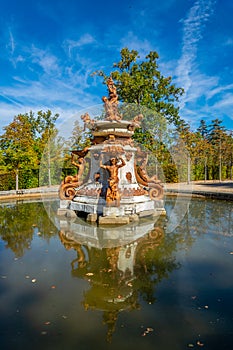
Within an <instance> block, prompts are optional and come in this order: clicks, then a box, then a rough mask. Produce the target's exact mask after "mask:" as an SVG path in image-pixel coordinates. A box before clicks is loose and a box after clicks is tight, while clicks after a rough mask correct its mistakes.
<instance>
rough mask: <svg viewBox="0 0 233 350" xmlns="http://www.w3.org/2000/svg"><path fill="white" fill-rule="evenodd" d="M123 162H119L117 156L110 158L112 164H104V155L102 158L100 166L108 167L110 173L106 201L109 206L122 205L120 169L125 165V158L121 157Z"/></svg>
mask: <svg viewBox="0 0 233 350" xmlns="http://www.w3.org/2000/svg"><path fill="white" fill-rule="evenodd" d="M119 159H120V161H121V163H120V164H118V159H117V158H115V157H114V158H111V159H110V165H104V164H103V163H102V157H101V158H100V167H101V168H103V169H106V170H107V171H108V173H109V178H108V186H109V187H108V189H107V193H106V202H107V204H108V205H109V206H117V207H119V206H120V192H119V189H118V182H119V178H118V170H119V168H121V167H123V166H124V165H125V161H124V159H123V158H121V157H119Z"/></svg>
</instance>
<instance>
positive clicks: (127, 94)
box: [94, 48, 183, 125]
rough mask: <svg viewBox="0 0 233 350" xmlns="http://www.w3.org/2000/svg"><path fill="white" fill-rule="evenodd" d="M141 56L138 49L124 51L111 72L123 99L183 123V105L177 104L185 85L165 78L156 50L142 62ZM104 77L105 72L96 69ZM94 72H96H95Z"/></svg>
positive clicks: (172, 120)
mask: <svg viewBox="0 0 233 350" xmlns="http://www.w3.org/2000/svg"><path fill="white" fill-rule="evenodd" d="M139 58H140V56H139V55H138V52H137V51H135V50H132V51H130V50H129V49H128V48H123V49H122V50H121V60H120V61H119V62H118V63H114V65H113V67H115V68H116V70H114V71H112V72H111V76H112V78H113V79H114V81H115V85H116V88H117V93H118V96H119V100H120V101H122V102H125V103H135V104H137V105H142V106H146V107H147V108H150V109H152V110H153V111H155V112H157V113H158V115H161V116H164V117H165V118H166V119H167V121H168V122H169V123H174V124H175V125H177V124H179V121H180V116H179V107H178V105H177V104H176V103H177V102H178V101H179V97H180V96H181V95H182V94H183V89H182V88H177V87H176V86H175V85H174V84H172V78H171V77H170V76H169V77H164V76H163V75H162V74H161V72H160V71H159V69H158V64H157V59H158V58H159V55H158V53H157V52H156V51H151V52H149V54H148V55H147V56H146V57H145V59H146V60H145V61H138V59H139ZM95 73H97V74H98V75H99V76H103V77H104V82H105V83H106V81H107V78H108V77H107V75H106V74H105V73H104V72H103V71H98V72H95ZM95 73H94V74H95Z"/></svg>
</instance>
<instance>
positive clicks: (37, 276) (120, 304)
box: [0, 199, 233, 350]
mask: <svg viewBox="0 0 233 350" xmlns="http://www.w3.org/2000/svg"><path fill="white" fill-rule="evenodd" d="M185 201H187V200H186V199H184V200H183V203H181V204H180V211H181V210H182V208H183V205H184V204H185ZM174 204H175V200H174V199H167V200H166V209H167V215H168V217H169V215H171V213H172V210H173V207H174ZM187 205H188V208H189V209H188V212H187V213H186V215H185V216H184V217H183V219H182V221H181V222H179V223H178V224H176V227H175V229H174V230H170V229H168V226H169V225H168V220H167V219H166V218H161V219H160V220H157V221H156V222H152V223H151V221H148V220H144V221H143V222H142V223H141V225H144V226H142V227H145V228H149V229H148V230H146V229H145V232H144V234H143V235H141V236H140V237H139V236H138V235H137V237H135V239H134V237H133V236H132V240H131V241H129V242H127V243H126V244H124V245H121V246H109V247H107V248H103V249H100V248H97V247H96V239H95V240H91V241H88V242H85V240H82V237H81V238H80V237H79V236H78V238H77V237H76V236H74V235H73V234H72V233H71V232H69V231H67V230H63V229H59V228H57V227H56V226H55V225H54V224H53V223H52V222H51V221H50V219H49V217H48V213H49V208H51V211H52V209H53V208H54V206H56V203H55V202H54V201H51V202H47V204H46V209H47V210H45V208H44V205H43V203H42V202H27V203H22V202H17V203H15V202H11V203H7V204H3V203H2V204H1V206H0V342H1V348H2V349H4V350H8V349H35V350H36V349H49V350H52V349H79V350H83V349H92V348H96V346H97V344H98V348H99V349H110V350H115V349H122V350H123V349H127V350H131V349H134V350H137V349H142V348H143V349H147V350H150V349H151V350H152V349H159V350H165V349H166V350H168V349H169V350H170V349H174V350H182V349H190V348H193V349H199V348H203V349H209V350H215V349H216V350H217V349H218V350H219V349H221V350H223V349H226V350H229V349H230V348H231V347H232V342H233V304H232V296H233V268H232V267H233V210H232V203H230V202H225V201H217V200H216V201H214V200H199V199H193V200H192V201H191V202H190V203H188V201H187ZM178 212H179V208H178ZM174 220H175V219H174ZM121 230H122V231H124V228H121ZM97 239H100V237H97Z"/></svg>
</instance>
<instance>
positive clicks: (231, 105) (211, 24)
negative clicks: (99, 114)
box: [0, 0, 233, 131]
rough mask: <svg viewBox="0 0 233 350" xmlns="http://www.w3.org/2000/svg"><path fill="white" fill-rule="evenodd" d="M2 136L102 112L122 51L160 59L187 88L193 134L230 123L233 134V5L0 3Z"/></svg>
mask: <svg viewBox="0 0 233 350" xmlns="http://www.w3.org/2000/svg"><path fill="white" fill-rule="evenodd" d="M0 8H1V13H0V31H1V35H0V131H2V127H3V126H4V125H8V124H9V122H10V121H12V120H13V117H14V116H15V115H17V114H19V113H26V112H29V111H30V110H32V111H33V112H37V111H38V110H44V111H46V110H47V109H51V110H52V112H54V113H59V114H60V121H62V122H63V121H64V120H66V118H69V117H70V116H72V115H74V114H75V113H77V112H79V111H80V110H83V109H85V108H88V107H90V106H93V105H96V104H101V103H102V101H101V97H102V96H103V95H106V93H107V91H106V87H105V86H104V85H103V84H102V80H101V78H97V77H95V78H93V77H91V76H90V74H91V73H92V72H93V71H95V70H97V69H103V70H104V71H105V72H106V73H109V72H110V71H111V69H112V64H113V63H114V62H117V61H118V60H119V59H120V50H121V49H122V48H123V47H128V48H129V49H134V50H137V51H138V52H139V55H140V57H141V58H142V59H143V58H144V57H145V55H146V54H148V53H149V51H157V52H158V54H159V60H158V64H159V69H160V71H161V72H162V74H163V75H165V76H168V75H169V76H170V75H171V76H172V77H173V82H174V83H175V84H176V85H177V86H179V87H183V88H184V89H185V94H184V96H183V98H182V100H181V102H180V109H181V110H180V115H181V117H182V118H184V119H185V120H186V121H188V122H190V124H191V126H192V128H193V129H194V128H196V127H197V126H198V125H199V120H200V119H206V121H207V123H208V122H210V121H211V120H213V119H215V118H219V119H222V120H223V121H224V125H225V126H226V128H227V129H233V127H232V126H233V80H232V77H233V21H232V15H233V1H232V0H163V1H161V0H159V1H158V0H143V1H140V0H124V1H123V0H118V1H116V2H114V1H105V0H103V1H101V0H99V1H90V0H89V1H85V0H81V1H80V0H66V1H64V0H33V1H32V0H8V1H6V0H0Z"/></svg>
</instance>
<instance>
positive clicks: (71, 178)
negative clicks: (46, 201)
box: [59, 153, 86, 199]
mask: <svg viewBox="0 0 233 350" xmlns="http://www.w3.org/2000/svg"><path fill="white" fill-rule="evenodd" d="M71 164H72V165H74V166H76V168H77V169H78V172H77V174H76V175H68V176H66V177H65V179H64V180H63V181H62V183H61V186H60V188H59V197H60V199H73V198H74V196H75V187H78V186H80V185H81V184H82V180H81V177H82V175H83V172H84V168H85V164H86V162H85V159H84V157H78V162H75V160H74V154H73V153H72V155H71Z"/></svg>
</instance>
